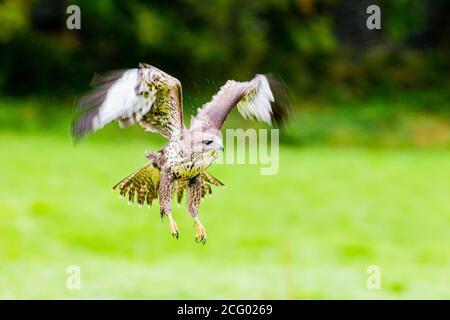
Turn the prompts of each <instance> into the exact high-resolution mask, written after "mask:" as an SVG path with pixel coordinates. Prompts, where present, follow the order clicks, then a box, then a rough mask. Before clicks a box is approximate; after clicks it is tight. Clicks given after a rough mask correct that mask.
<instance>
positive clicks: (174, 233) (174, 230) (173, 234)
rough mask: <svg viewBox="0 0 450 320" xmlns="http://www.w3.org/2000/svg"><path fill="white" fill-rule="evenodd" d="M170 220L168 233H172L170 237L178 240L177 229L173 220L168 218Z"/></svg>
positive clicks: (170, 217)
mask: <svg viewBox="0 0 450 320" xmlns="http://www.w3.org/2000/svg"><path fill="white" fill-rule="evenodd" d="M169 219H170V223H169V225H170V232H171V233H172V237H174V238H177V239H178V227H177V224H176V222H175V220H173V219H172V216H169Z"/></svg>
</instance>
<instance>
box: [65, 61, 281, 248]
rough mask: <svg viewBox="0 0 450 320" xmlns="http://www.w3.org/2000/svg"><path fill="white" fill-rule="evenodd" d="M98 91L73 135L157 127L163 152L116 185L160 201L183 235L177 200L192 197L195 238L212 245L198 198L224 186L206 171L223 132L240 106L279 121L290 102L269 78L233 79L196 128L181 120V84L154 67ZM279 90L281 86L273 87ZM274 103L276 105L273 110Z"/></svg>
mask: <svg viewBox="0 0 450 320" xmlns="http://www.w3.org/2000/svg"><path fill="white" fill-rule="evenodd" d="M92 83H93V84H94V85H98V87H97V89H96V90H94V91H92V92H91V93H90V94H88V95H86V96H84V97H82V98H81V99H80V102H79V106H78V110H79V114H78V116H77V119H76V120H75V122H74V124H73V127H72V133H73V136H74V138H76V139H79V138H81V137H83V136H85V135H87V134H88V133H90V132H92V131H96V130H99V129H100V128H102V127H103V126H105V125H106V124H108V123H110V122H112V121H115V120H117V121H118V122H119V124H120V126H121V127H126V126H129V125H132V124H135V123H139V124H140V125H141V126H142V127H143V128H145V129H146V131H151V132H157V133H160V134H161V135H163V136H165V137H167V138H168V142H167V143H166V144H165V145H164V146H163V148H161V150H159V151H157V152H151V151H147V152H146V153H145V157H146V158H147V160H148V162H147V163H146V164H145V165H144V166H143V167H141V168H140V169H138V170H137V171H135V172H134V173H132V174H131V175H129V176H128V177H126V178H125V179H123V180H121V181H120V182H119V183H117V184H116V185H115V186H114V187H113V189H117V188H118V189H119V192H120V196H122V197H127V198H128V201H129V203H130V204H131V203H134V202H137V204H138V205H139V206H141V205H142V204H144V203H147V205H148V206H151V204H152V202H153V200H155V199H159V204H160V215H161V218H164V217H168V218H169V225H170V230H171V233H172V235H173V236H174V237H176V238H178V237H179V233H178V228H177V225H176V223H175V220H174V219H173V217H172V198H173V197H174V195H175V196H176V198H177V201H178V203H180V202H181V201H182V199H183V196H184V194H186V203H187V207H188V212H189V214H190V216H191V217H192V218H193V219H194V221H195V223H196V225H197V228H196V237H195V239H196V242H199V243H203V244H204V243H205V242H206V230H205V228H204V226H203V225H202V223H201V222H200V220H199V218H198V213H199V206H200V200H201V199H202V198H204V197H205V196H206V195H208V194H211V193H212V188H211V186H212V185H214V186H223V183H222V182H220V181H219V180H217V179H216V178H215V177H213V176H212V175H211V174H209V173H208V172H207V171H206V170H207V169H208V168H209V166H210V165H211V164H212V163H213V162H214V160H215V159H216V158H217V156H218V153H219V152H220V151H222V150H223V144H222V140H221V138H220V136H219V133H220V129H221V127H222V125H223V123H224V121H225V119H226V118H227V116H228V114H229V113H230V112H231V110H233V109H234V108H235V107H236V108H237V109H238V110H239V112H240V113H241V114H242V115H243V116H244V117H245V118H253V119H256V120H259V121H263V122H267V123H269V124H271V123H272V122H280V121H282V120H283V119H285V118H286V115H287V110H288V108H287V107H288V106H289V101H288V100H283V99H281V100H278V99H277V97H276V96H277V95H276V96H274V95H273V92H272V90H274V92H275V93H281V96H283V97H286V96H287V95H286V91H285V90H283V88H281V90H280V87H279V86H278V85H276V83H275V82H273V81H272V80H271V78H269V77H266V76H264V75H257V76H255V78H253V79H252V80H250V81H246V82H236V81H233V80H230V81H228V82H227V83H226V84H225V85H224V86H222V87H221V88H220V90H219V91H218V93H217V94H216V95H214V97H213V99H212V100H211V101H210V102H208V103H206V104H205V105H204V106H203V107H202V108H199V109H198V113H197V115H196V116H195V117H194V118H193V119H192V121H191V126H190V128H189V129H188V128H186V127H185V125H184V122H183V103H182V101H183V100H182V98H183V97H182V88H181V83H180V82H179V81H178V80H177V79H176V78H174V77H172V76H170V75H169V74H167V73H165V72H163V71H161V70H159V69H158V68H155V67H153V66H150V65H148V64H143V63H141V64H139V68H136V69H130V70H125V71H120V72H112V73H108V74H107V75H105V76H97V77H96V78H95V79H94V80H93V82H92ZM276 88H277V90H276V91H275V89H276ZM272 106H273V108H272Z"/></svg>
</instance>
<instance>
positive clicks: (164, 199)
mask: <svg viewBox="0 0 450 320" xmlns="http://www.w3.org/2000/svg"><path fill="white" fill-rule="evenodd" d="M172 188H173V181H172V179H171V177H170V174H169V171H168V170H167V169H166V168H163V170H162V171H161V179H160V183H159V204H160V214H161V219H164V216H166V215H167V216H168V217H169V226H170V232H171V233H172V236H173V237H174V238H177V239H178V227H177V224H176V222H175V220H173V218H172Z"/></svg>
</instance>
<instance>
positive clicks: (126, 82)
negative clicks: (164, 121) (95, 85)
mask: <svg viewBox="0 0 450 320" xmlns="http://www.w3.org/2000/svg"><path fill="white" fill-rule="evenodd" d="M140 82H141V79H140V77H139V72H138V69H130V70H128V71H126V72H125V73H124V74H123V76H122V77H121V78H120V79H118V80H117V81H116V82H115V83H114V84H113V85H112V86H111V87H110V88H109V90H108V92H107V95H106V98H105V101H104V102H103V103H102V104H101V105H100V107H99V110H98V114H97V115H96V116H95V117H93V118H92V128H93V130H94V131H95V130H98V129H100V128H103V127H104V126H105V125H106V124H108V123H110V122H112V121H114V120H115V119H117V118H119V124H120V126H121V127H125V126H127V125H132V124H134V123H136V122H138V121H140V120H141V119H142V117H143V115H144V114H146V113H147V112H148V111H149V110H150V108H151V107H152V105H153V103H154V102H155V98H156V88H155V89H154V90H151V91H149V92H148V94H147V95H145V96H144V95H138V94H137V92H136V89H137V88H138V86H139V84H140Z"/></svg>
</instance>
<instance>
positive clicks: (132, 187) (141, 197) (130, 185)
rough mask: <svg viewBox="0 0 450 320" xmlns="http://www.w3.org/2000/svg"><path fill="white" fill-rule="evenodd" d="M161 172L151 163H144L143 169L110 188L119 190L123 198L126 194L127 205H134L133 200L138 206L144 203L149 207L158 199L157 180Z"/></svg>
mask: <svg viewBox="0 0 450 320" xmlns="http://www.w3.org/2000/svg"><path fill="white" fill-rule="evenodd" d="M160 175H161V172H160V170H159V168H157V167H156V166H155V165H154V164H153V162H148V163H146V164H145V165H144V166H143V167H141V168H139V169H138V170H136V171H135V172H134V173H132V174H131V175H129V176H128V177H126V178H125V179H123V180H121V181H120V182H118V183H117V184H116V185H114V186H113V187H112V189H113V190H115V189H116V188H117V187H118V188H119V190H120V196H121V197H125V196H126V195H127V194H128V204H132V203H134V201H135V199H136V201H137V203H138V206H139V207H140V206H142V204H144V202H147V205H148V206H149V207H150V206H151V205H152V202H153V200H154V199H157V198H158V193H159V179H160Z"/></svg>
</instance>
